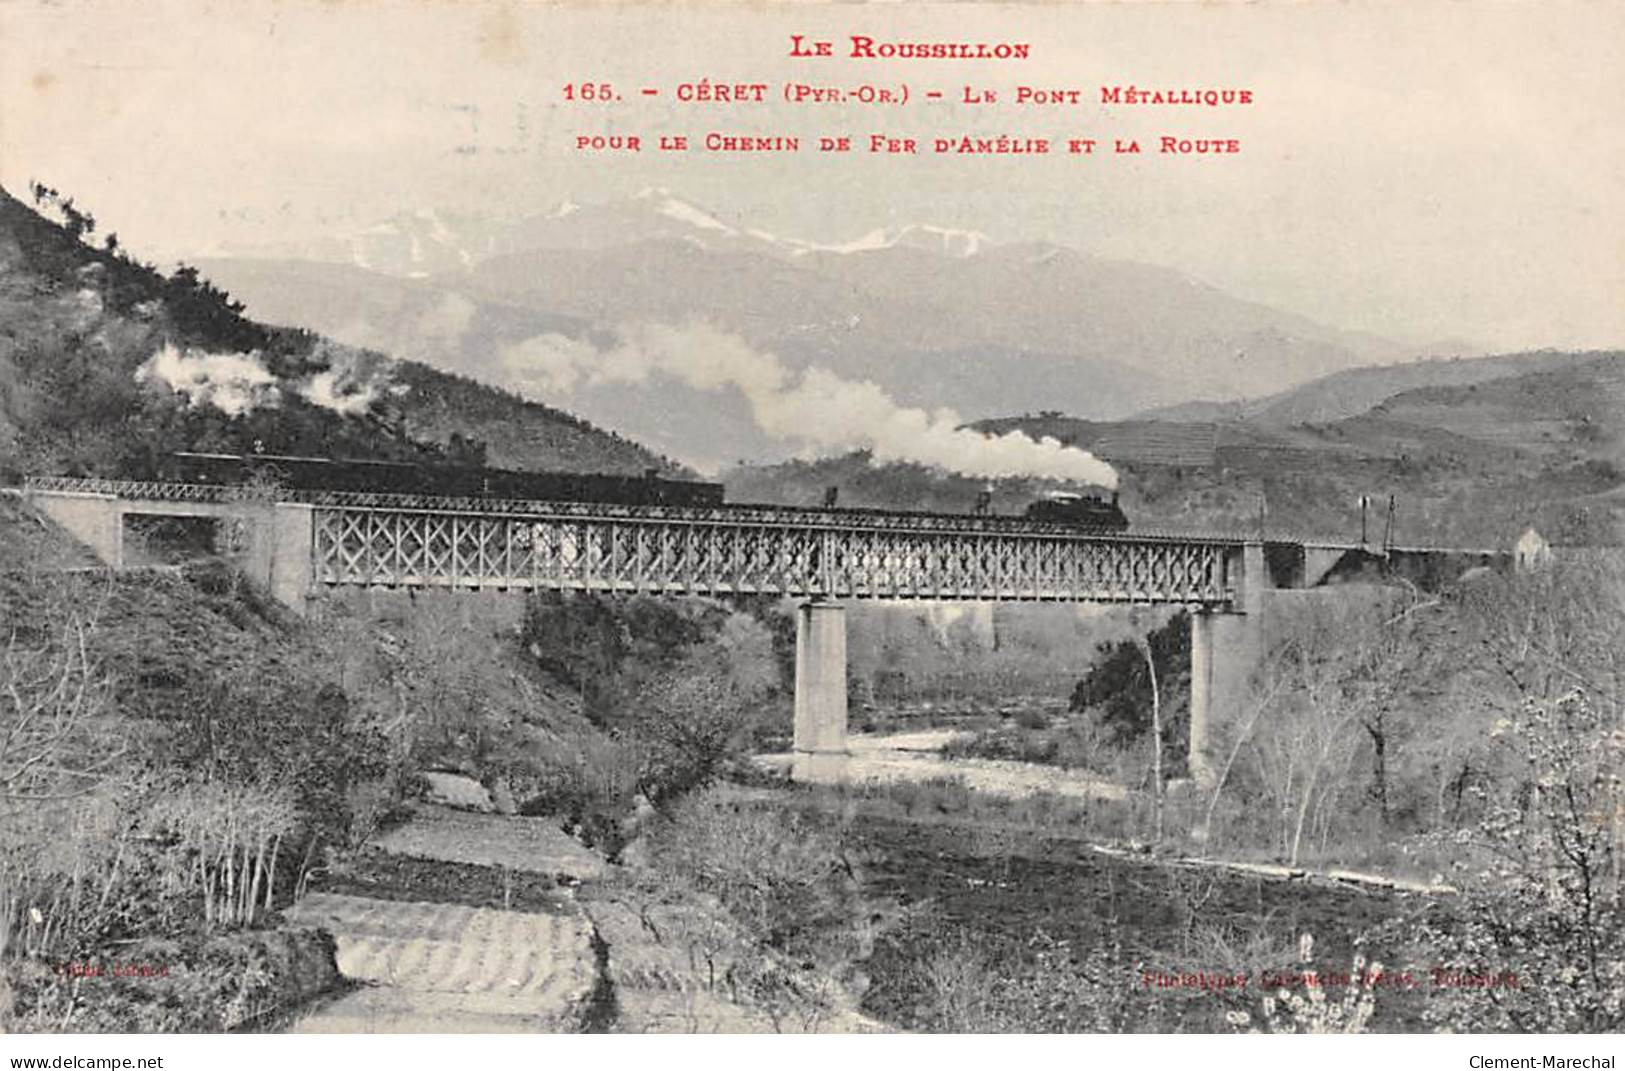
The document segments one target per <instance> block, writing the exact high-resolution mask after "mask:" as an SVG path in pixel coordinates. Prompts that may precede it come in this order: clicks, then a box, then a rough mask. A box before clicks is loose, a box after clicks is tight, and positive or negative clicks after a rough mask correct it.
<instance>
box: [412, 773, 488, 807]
mask: <svg viewBox="0 0 1625 1071" xmlns="http://www.w3.org/2000/svg"><path fill="white" fill-rule="evenodd" d="M423 781H424V785H425V786H426V787H425V788H424V792H423V798H424V799H425V800H427V801H428V802H430V803H439V804H444V805H445V806H447V807H455V808H457V809H458V810H461V811H477V812H479V813H480V814H493V813H495V811H496V809H497V807H496V804H495V803H494V802H492V800H491V793H490V792H489V791H488V790H487V789H486V787H485V786H484V785H482V784H480V783H479V782H478V781H476V780H474V779H473V778H472V777H468V776H466V775H464V774H460V773H451V772H449V771H446V770H429V771H427V772H425V773H424V775H423Z"/></svg>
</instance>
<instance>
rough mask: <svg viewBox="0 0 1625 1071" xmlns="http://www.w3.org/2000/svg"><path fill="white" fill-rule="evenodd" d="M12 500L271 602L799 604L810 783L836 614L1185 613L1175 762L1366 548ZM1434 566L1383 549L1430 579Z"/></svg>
mask: <svg viewBox="0 0 1625 1071" xmlns="http://www.w3.org/2000/svg"><path fill="white" fill-rule="evenodd" d="M25 494H26V495H27V497H28V498H29V499H30V500H32V501H33V502H34V503H35V504H36V506H38V507H39V508H40V509H41V510H42V511H43V512H45V513H47V514H48V515H50V516H51V517H53V518H54V519H55V520H57V521H58V522H59V523H60V524H62V525H63V526H64V527H65V528H67V529H68V530H69V531H70V532H72V533H73V534H74V535H76V536H77V537H78V538H80V539H81V540H82V541H84V542H85V543H86V544H87V545H88V546H90V547H91V549H92V550H94V551H95V552H96V553H97V554H98V556H100V557H101V559H102V560H103V561H104V562H106V563H107V564H108V565H111V566H114V567H115V568H117V567H123V566H124V565H125V556H126V551H125V540H126V531H127V529H129V528H130V527H131V525H132V522H139V519H140V518H144V517H145V518H152V517H177V516H180V517H192V518H206V519H208V520H207V523H209V524H212V525H215V526H217V528H218V529H219V531H218V533H217V537H216V542H217V543H218V544H220V545H223V546H229V547H231V548H233V551H234V553H236V554H237V555H238V556H239V558H240V560H241V561H242V563H243V566H244V568H245V570H246V571H247V572H248V573H249V574H250V575H251V576H254V577H256V578H257V579H259V580H261V581H262V582H263V583H264V584H265V585H266V587H267V588H268V589H269V590H270V591H271V593H272V594H273V595H275V596H276V597H277V598H278V599H279V600H280V601H282V602H284V603H286V604H287V605H289V606H291V607H293V608H294V609H296V610H298V611H299V612H301V613H303V612H306V610H307V608H308V606H309V605H310V602H311V599H312V598H313V597H315V596H318V595H319V594H320V593H321V591H323V590H324V589H338V588H401V589H426V588H440V589H449V590H466V591H514V590H518V591H524V590H580V591H599V592H621V593H627V594H633V593H642V594H657V595H711V596H728V595H741V594H750V595H762V594H765V595H777V596H785V597H790V598H795V599H798V600H802V601H803V602H802V606H801V610H800V613H799V616H798V631H797V660H796V751H797V755H798V772H799V774H800V775H802V776H808V777H819V776H824V775H825V774H826V773H827V772H828V770H829V769H832V768H834V767H836V766H838V765H839V764H838V762H835V761H833V760H834V759H835V758H836V757H838V756H840V755H842V754H844V752H845V748H846V639H845V636H846V633H845V619H844V615H843V612H842V610H841V606H840V600H848V599H898V600H977V601H1062V602H1100V603H1140V604H1172V605H1180V606H1185V607H1189V608H1191V609H1192V610H1194V611H1196V612H1195V613H1193V614H1192V654H1191V660H1192V687H1191V691H1192V695H1191V735H1192V740H1191V745H1192V746H1191V754H1192V755H1193V756H1195V757H1196V761H1195V762H1194V763H1193V767H1194V768H1195V769H1194V772H1195V773H1196V774H1197V776H1199V777H1201V776H1204V775H1205V769H1204V767H1203V765H1202V764H1203V760H1204V758H1205V756H1206V741H1207V726H1208V723H1209V719H1210V717H1229V716H1232V715H1233V712H1234V710H1235V709H1236V708H1238V707H1239V706H1240V705H1241V704H1243V703H1244V702H1245V699H1246V688H1247V683H1248V678H1249V676H1250V674H1251V670H1252V667H1253V665H1254V663H1256V661H1257V658H1258V656H1259V648H1260V646H1261V643H1262V640H1261V633H1260V626H1261V620H1260V619H1261V617H1262V612H1263V597H1264V592H1265V591H1266V590H1267V589H1271V588H1283V587H1306V586H1313V585H1314V584H1316V583H1318V582H1319V581H1320V580H1321V579H1323V578H1324V577H1325V576H1326V575H1327V574H1328V573H1330V572H1332V571H1334V570H1336V569H1337V568H1340V567H1342V566H1344V565H1346V563H1347V562H1349V561H1350V560H1354V561H1356V562H1357V563H1358V562H1360V561H1363V560H1364V559H1367V558H1370V557H1371V556H1372V555H1371V553H1370V550H1369V548H1361V547H1353V546H1347V545H1332V544H1305V543H1297V542H1283V541H1275V542H1272V543H1269V544H1265V543H1263V542H1261V541H1259V540H1258V539H1257V538H1256V537H1254V538H1252V539H1248V538H1247V537H1244V536H1226V535H1188V534H1185V535H1181V534H1147V533H1140V532H1133V533H1109V534H1104V533H1092V532H1080V531H1078V530H1076V529H1069V528H1067V527H1065V526H1063V525H1055V524H1043V523H1035V522H1030V521H1026V520H1024V519H1022V518H1016V517H997V516H953V515H943V514H926V513H898V512H886V511H880V510H846V509H808V508H797V507H780V506H758V505H738V506H716V507H668V506H623V505H615V504H609V503H591V502H532V501H505V500H492V499H484V498H478V499H449V498H436V497H429V496H418V495H394V494H369V493H355V492H287V491H284V492H280V493H279V494H278V496H277V498H276V500H275V501H272V500H269V499H266V498H264V497H259V498H256V497H254V496H253V495H252V494H251V493H250V492H249V491H248V490H246V489H243V488H232V487H221V486H217V485H207V486H205V485H194V484H161V483H144V482H133V481H109V480H94V479H75V478H68V477H49V478H35V479H31V480H30V481H29V482H28V484H27V486H26V488H25ZM1442 553H1456V554H1458V555H1461V554H1466V555H1468V556H1469V564H1471V563H1474V562H1473V561H1472V559H1481V558H1486V557H1487V554H1486V552H1438V551H1422V550H1412V551H1395V552H1391V553H1390V555H1389V556H1393V555H1396V554H1397V555H1407V554H1408V555H1411V557H1412V560H1417V561H1422V560H1428V561H1431V560H1432V559H1431V557H1430V556H1435V555H1438V554H1442Z"/></svg>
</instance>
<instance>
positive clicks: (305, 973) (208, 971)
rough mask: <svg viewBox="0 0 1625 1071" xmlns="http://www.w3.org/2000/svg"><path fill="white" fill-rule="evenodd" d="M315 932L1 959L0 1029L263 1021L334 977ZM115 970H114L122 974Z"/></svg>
mask: <svg viewBox="0 0 1625 1071" xmlns="http://www.w3.org/2000/svg"><path fill="white" fill-rule="evenodd" d="M334 954H335V947H334V942H333V938H332V936H331V935H330V934H328V933H326V932H324V931H321V930H310V929H300V930H260V931H251V932H247V933H234V934H219V935H213V936H206V937H188V938H184V939H181V940H159V939H148V940H143V941H138V942H135V943H132V944H129V945H127V946H124V947H122V948H121V949H120V952H119V956H118V958H117V959H116V960H107V959H101V958H97V959H94V960H82V961H78V962H75V963H72V964H63V965H59V966H58V967H52V966H50V965H48V964H47V963H45V962H43V961H41V960H38V959H24V960H8V961H5V962H4V963H3V964H0V970H3V976H0V977H3V981H4V983H5V985H4V987H3V988H4V990H5V991H4V992H0V1026H3V1027H4V1028H5V1029H6V1030H8V1031H25V1032H32V1033H39V1032H45V1031H64V1032H69V1033H168V1034H173V1033H198V1032H204V1031H208V1032H218V1031H223V1030H236V1029H241V1028H245V1027H255V1028H262V1027H264V1026H266V1025H268V1024H269V1023H271V1022H273V1021H274V1020H275V1019H277V1018H278V1017H279V1016H281V1015H285V1014H287V1013H289V1012H291V1011H293V1010H294V1009H295V1008H297V1007H298V1006H300V1005H302V1004H304V1003H306V1002H308V1001H309V1000H310V999H311V998H312V997H314V996H316V995H318V994H320V993H323V992H326V991H327V990H330V989H332V988H334V987H335V986H336V985H338V983H339V973H338V965H337V963H336V962H335V959H334ZM121 972H122V973H121Z"/></svg>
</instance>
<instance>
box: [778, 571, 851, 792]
mask: <svg viewBox="0 0 1625 1071" xmlns="http://www.w3.org/2000/svg"><path fill="white" fill-rule="evenodd" d="M795 710H796V720H795V741H794V750H795V755H794V760H793V762H792V764H791V769H790V776H791V778H793V779H794V780H797V781H829V780H836V779H839V778H840V776H841V774H842V772H843V771H842V767H843V766H844V763H845V759H846V756H847V750H846V608H845V607H844V606H842V605H840V604H839V603H837V602H834V601H832V600H826V599H815V600H813V601H811V602H807V603H803V604H802V605H801V606H800V607H799V608H798V609H797V610H796V704H795Z"/></svg>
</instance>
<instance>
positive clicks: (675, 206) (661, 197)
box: [632, 186, 739, 234]
mask: <svg viewBox="0 0 1625 1071" xmlns="http://www.w3.org/2000/svg"><path fill="white" fill-rule="evenodd" d="M632 199H633V200H634V201H644V202H648V203H650V204H652V205H653V206H654V210H655V211H656V212H658V213H660V214H661V215H662V216H665V217H667V218H668V219H674V220H676V221H677V222H679V223H686V224H688V225H689V226H691V227H698V228H699V229H701V230H706V231H720V232H721V233H723V234H738V233H739V232H738V231H737V230H735V229H734V228H732V227H730V226H728V225H727V224H726V223H724V222H722V221H721V220H720V219H718V218H717V217H715V216H713V215H712V214H711V213H709V212H707V211H706V210H705V209H703V208H700V207H699V206H697V205H693V204H690V203H689V202H687V201H685V200H683V199H682V198H680V197H677V196H675V195H673V194H672V192H671V191H670V190H668V189H665V188H664V187H661V186H650V187H647V188H646V189H642V190H639V191H638V192H637V194H635V195H634V196H633V198H632Z"/></svg>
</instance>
